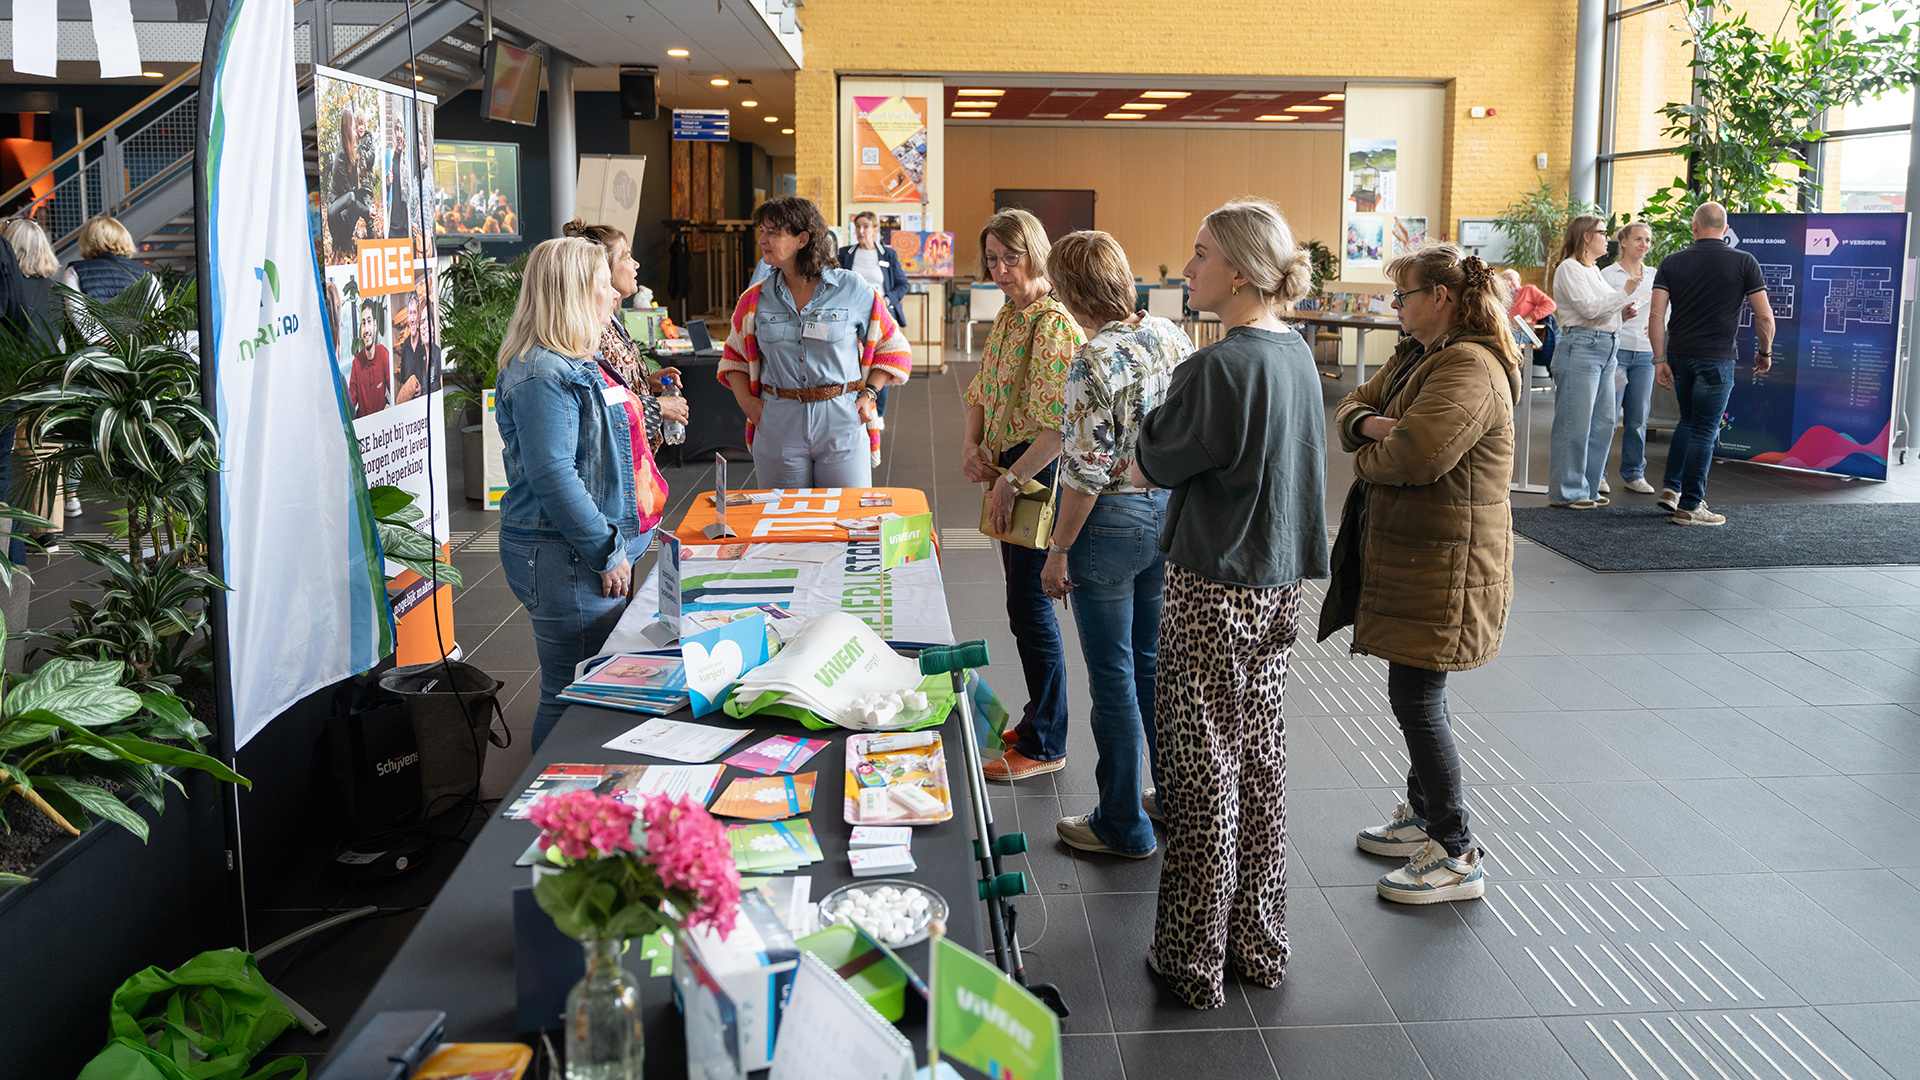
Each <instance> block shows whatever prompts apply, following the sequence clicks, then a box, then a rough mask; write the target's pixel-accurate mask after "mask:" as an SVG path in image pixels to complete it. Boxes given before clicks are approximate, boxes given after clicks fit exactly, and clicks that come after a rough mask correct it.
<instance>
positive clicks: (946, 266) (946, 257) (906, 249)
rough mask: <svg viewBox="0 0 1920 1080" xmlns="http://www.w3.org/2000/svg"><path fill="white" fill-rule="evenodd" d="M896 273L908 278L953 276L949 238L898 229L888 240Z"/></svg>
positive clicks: (950, 241)
mask: <svg viewBox="0 0 1920 1080" xmlns="http://www.w3.org/2000/svg"><path fill="white" fill-rule="evenodd" d="M890 243H891V244H892V245H893V251H894V254H896V255H898V256H899V257H900V269H901V270H902V271H903V272H904V273H905V274H906V275H907V276H908V277H942V278H950V277H952V276H953V234H952V233H950V232H910V231H908V230H906V229H901V230H899V231H897V232H895V233H894V234H893V236H892V237H891V238H890Z"/></svg>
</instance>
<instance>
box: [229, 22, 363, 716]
mask: <svg viewBox="0 0 1920 1080" xmlns="http://www.w3.org/2000/svg"><path fill="white" fill-rule="evenodd" d="M215 17H216V19H218V18H219V15H218V13H216V16H215ZM225 20H226V25H225V27H224V28H220V27H218V26H216V28H215V37H214V40H215V41H217V42H218V43H219V45H218V48H219V52H218V54H217V56H216V57H215V58H214V60H213V61H212V63H211V64H210V67H211V71H210V72H208V74H207V75H206V76H204V77H203V79H204V81H203V82H202V84H201V90H200V94H201V111H200V116H201V121H200V129H199V135H200V137H201V138H203V139H204V140H206V143H205V145H206V152H205V157H204V159H203V161H204V167H205V169H206V173H205V182H206V215H207V221H206V225H207V232H206V234H205V235H206V236H207V242H208V246H207V253H206V258H207V270H208V280H207V282H206V283H205V284H204V285H203V286H202V287H203V289H204V290H205V291H204V292H203V293H202V296H203V298H204V299H205V301H206V303H207V306H208V323H207V325H208V328H209V331H210V333H211V344H210V345H209V344H208V343H207V342H204V341H203V343H202V347H203V350H205V352H206V353H207V361H208V364H209V366H210V368H211V369H212V372H213V379H212V381H211V386H212V387H213V388H214V390H215V394H214V400H213V401H212V402H211V403H210V405H211V408H212V411H213V413H214V416H215V419H216V420H217V421H218V423H219V426H220V456H221V459H222V460H223V462H224V463H225V464H224V466H223V467H222V468H221V469H220V470H219V472H218V473H217V474H216V479H215V483H217V484H218V493H219V506H220V508H221V511H222V512H221V517H220V526H221V531H222V534H223V539H224V543H223V544H222V546H221V554H220V564H219V565H218V566H215V567H213V569H214V570H215V571H216V572H217V573H219V575H220V576H221V577H222V578H224V579H225V580H226V581H227V582H228V583H229V584H230V585H231V586H232V587H233V588H232V592H230V593H229V594H228V596H227V601H226V603H227V619H226V624H225V633H226V636H227V642H226V644H227V653H228V655H229V657H230V658H231V663H232V686H233V745H234V747H235V748H238V747H241V746H244V745H246V743H247V741H248V740H249V739H251V738H252V737H253V736H254V735H255V734H257V733H258V732H259V731H260V730H261V729H262V728H264V727H265V726H266V725H267V724H268V723H269V722H271V721H272V720H273V718H274V717H276V716H278V715H280V714H281V713H282V712H284V711H285V710H286V709H287V708H289V707H290V706H292V705H293V704H294V703H295V702H297V701H299V700H300V699H301V698H303V697H306V696H307V695H308V694H311V693H312V692H313V691H315V690H318V689H320V688H321V687H324V686H327V685H329V684H332V683H334V682H337V681H338V680H340V679H342V678H345V677H346V676H348V675H352V674H354V673H355V672H360V671H365V670H367V669H368V668H371V667H373V666H374V665H375V664H377V663H379V662H380V659H381V657H383V656H385V655H387V654H388V653H389V652H391V651H392V649H393V640H394V634H393V624H392V621H391V619H390V617H389V615H388V609H387V604H386V602H385V600H384V597H383V595H382V590H383V587H384V582H385V574H384V573H382V568H381V566H380V559H379V550H380V549H379V540H378V536H377V533H376V531H375V523H374V520H373V509H372V506H371V505H370V502H369V500H368V498H367V492H366V489H365V487H364V486H363V485H361V483H360V481H359V478H358V472H359V470H358V468H357V466H356V463H355V460H354V458H355V454H356V451H357V447H356V446H355V441H354V439H353V437H352V427H351V425H352V422H353V421H352V416H351V410H350V408H349V406H348V402H347V397H346V392H345V387H344V385H343V384H342V383H341V381H340V379H339V377H338V373H337V371H336V369H335V367H334V364H333V358H332V355H331V350H330V347H329V346H330V343H329V341H328V329H329V328H328V315H327V311H326V308H325V307H324V306H323V305H324V301H323V297H322V291H321V285H320V281H319V279H318V277H317V275H316V274H315V263H314V258H313V253H314V249H315V245H316V244H324V243H325V233H324V225H325V221H324V220H320V221H318V222H316V221H315V217H321V215H320V213H319V211H320V209H321V208H320V207H318V206H314V204H313V203H312V202H310V200H309V195H308V188H307V177H306V165H305V163H304V161H303V160H302V158H303V155H302V153H301V149H300V142H301V138H300V129H301V122H300V110H299V106H298V99H297V97H296V94H295V87H294V67H293V56H294V53H293V29H294V22H293V2H292V0H234V3H232V4H231V5H230V6H228V7H227V8H226V9H225ZM334 119H335V121H336V123H339V122H340V121H339V117H338V116H337V115H336V116H335V117H334ZM347 123H348V126H349V129H350V130H352V131H353V132H354V137H353V139H352V140H351V142H352V144H353V145H355V146H356V147H357V144H358V129H357V127H355V126H354V125H355V124H356V123H357V121H354V120H352V119H351V118H349V120H348V121H347ZM363 164H364V163H363V162H361V161H359V160H357V159H355V160H351V161H349V162H348V163H347V165H346V168H347V179H349V180H351V181H352V182H354V183H355V184H356V185H357V184H358V183H360V181H361V178H362V177H371V176H372V175H374V173H373V171H372V170H363ZM323 182H324V181H323ZM366 194H367V195H368V196H371V194H372V189H368V190H367V192H366ZM371 201H372V200H371V198H368V199H367V200H366V202H367V203H368V204H369V208H370V204H371ZM310 206H313V209H314V211H315V213H314V216H309V214H307V213H305V212H303V211H305V210H306V209H307V208H308V207H310ZM369 220H370V219H369V215H368V214H366V213H363V214H362V215H361V220H359V221H357V222H356V224H355V228H356V229H358V228H361V227H362V226H364V225H367V224H368V223H369ZM371 220H372V222H373V223H375V224H377V218H375V219H371ZM315 224H319V225H321V226H322V227H323V228H322V229H321V230H319V231H316V229H314V228H313V227H312V226H313V225H315Z"/></svg>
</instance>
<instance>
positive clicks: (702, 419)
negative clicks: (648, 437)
mask: <svg viewBox="0 0 1920 1080" xmlns="http://www.w3.org/2000/svg"><path fill="white" fill-rule="evenodd" d="M657 359H658V360H659V362H660V363H661V364H662V365H663V366H666V367H677V368H679V369H680V374H681V376H682V377H683V378H684V379H685V380H686V386H685V387H683V388H682V389H683V391H684V392H685V394H686V395H687V438H686V441H685V442H683V443H681V444H680V446H679V447H678V455H677V456H678V461H677V462H676V464H681V465H701V464H707V463H710V462H711V461H712V458H711V457H710V456H709V455H711V454H712V453H713V452H714V451H715V450H728V449H737V450H745V449H746V448H747V414H746V413H743V412H741V411H740V403H739V402H737V401H735V400H734V399H733V391H732V390H729V389H728V388H727V387H726V386H724V385H722V384H721V382H720V379H719V377H718V374H717V373H718V370H719V367H720V361H719V360H718V359H717V358H714V357H706V358H704V359H703V358H701V357H697V356H671V355H667V356H660V357H657ZM665 449H667V448H665V447H662V450H665Z"/></svg>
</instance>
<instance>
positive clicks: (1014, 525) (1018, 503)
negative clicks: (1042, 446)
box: [980, 464, 1060, 551]
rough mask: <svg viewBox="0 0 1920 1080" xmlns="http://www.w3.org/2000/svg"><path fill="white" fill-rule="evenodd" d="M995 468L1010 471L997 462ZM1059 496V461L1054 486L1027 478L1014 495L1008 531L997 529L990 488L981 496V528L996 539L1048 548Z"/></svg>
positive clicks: (1002, 471)
mask: <svg viewBox="0 0 1920 1080" xmlns="http://www.w3.org/2000/svg"><path fill="white" fill-rule="evenodd" d="M994 468H995V469H997V470H999V472H1001V473H1002V474H1005V473H1006V472H1007V470H1006V469H1002V468H1000V466H998V465H995V466H994ZM997 482H998V481H996V483H997ZM1059 495H1060V469H1059V466H1058V465H1057V464H1056V465H1055V467H1054V470H1053V484H1052V486H1050V487H1041V486H1040V482H1039V481H1037V480H1029V481H1027V482H1026V483H1025V484H1024V485H1022V486H1021V488H1020V490H1019V492H1018V493H1016V494H1015V495H1014V497H1013V517H1012V518H1011V519H1010V520H1009V521H1008V522H1007V531H1006V532H994V531H993V524H992V522H993V489H992V488H988V489H987V492H986V494H985V495H982V496H981V497H980V531H981V532H983V533H986V534H987V535H988V536H991V537H993V538H994V539H995V540H1004V541H1005V542H1007V543H1009V544H1015V545H1018V546H1020V547H1026V548H1033V549H1035V550H1036V551H1045V550H1046V549H1047V545H1048V544H1051V543H1052V542H1053V515H1054V508H1055V507H1056V506H1057V505H1058V503H1059Z"/></svg>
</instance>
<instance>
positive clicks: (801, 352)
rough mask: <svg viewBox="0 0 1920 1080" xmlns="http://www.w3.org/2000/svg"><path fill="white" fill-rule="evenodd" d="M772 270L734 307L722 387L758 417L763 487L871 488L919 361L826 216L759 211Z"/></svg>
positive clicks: (796, 209) (753, 442)
mask: <svg viewBox="0 0 1920 1080" xmlns="http://www.w3.org/2000/svg"><path fill="white" fill-rule="evenodd" d="M753 224H754V227H755V228H756V229H757V230H758V231H759V236H760V255H761V257H762V258H763V259H765V260H766V263H767V265H768V266H770V267H772V271H771V272H770V273H768V275H767V276H766V277H765V278H764V279H762V280H761V281H760V283H759V284H757V285H750V286H748V287H747V291H746V292H745V293H743V294H741V296H740V303H739V305H738V306H737V307H735V308H734V311H733V325H732V327H731V328H730V329H729V331H728V333H727V346H726V349H725V351H724V353H723V354H722V356H721V359H720V365H719V367H720V382H721V384H722V385H724V386H726V387H728V388H729V389H731V390H732V391H733V397H734V400H736V401H738V402H739V403H740V411H741V412H744V413H746V414H747V448H748V449H750V450H751V451H753V469H754V474H755V476H756V477H757V481H758V483H759V485H760V486H761V487H768V488H827V487H867V486H869V485H871V484H872V483H873V466H875V465H876V464H879V458H880V414H879V412H878V411H877V410H876V408H875V406H874V399H875V398H876V397H878V396H879V393H880V388H881V387H883V386H890V385H892V384H894V383H902V382H906V381H907V373H908V372H910V371H912V370H913V355H912V353H911V352H910V351H909V350H908V348H907V338H906V335H905V334H904V333H902V332H901V330H900V324H898V323H896V322H894V321H893V316H892V315H891V314H890V313H889V312H888V311H887V302H886V301H885V300H884V299H882V298H881V297H880V295H879V294H878V293H876V292H874V290H873V286H871V285H869V284H867V282H866V279H864V278H862V277H861V276H860V275H858V274H855V273H853V272H852V271H849V270H842V269H840V266H839V264H838V263H837V261H836V260H835V259H834V254H833V236H832V234H830V233H828V232H827V222H826V219H825V218H823V217H821V216H820V208H819V207H817V206H815V205H814V204H813V203H812V202H811V201H810V200H807V199H802V198H800V197H798V196H795V195H782V196H780V197H779V198H777V199H769V200H767V201H766V202H763V203H761V204H760V205H759V206H758V207H756V208H754V211H753Z"/></svg>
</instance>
